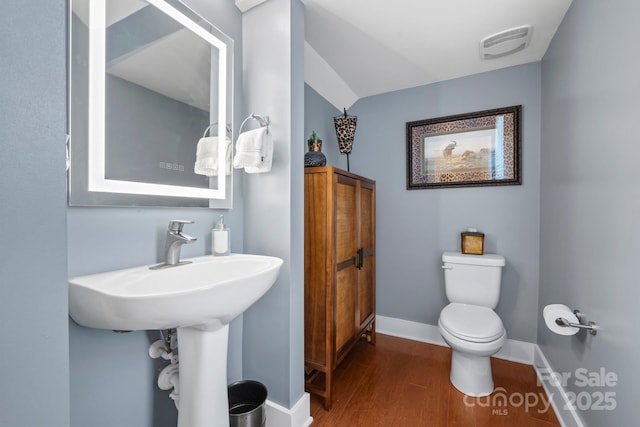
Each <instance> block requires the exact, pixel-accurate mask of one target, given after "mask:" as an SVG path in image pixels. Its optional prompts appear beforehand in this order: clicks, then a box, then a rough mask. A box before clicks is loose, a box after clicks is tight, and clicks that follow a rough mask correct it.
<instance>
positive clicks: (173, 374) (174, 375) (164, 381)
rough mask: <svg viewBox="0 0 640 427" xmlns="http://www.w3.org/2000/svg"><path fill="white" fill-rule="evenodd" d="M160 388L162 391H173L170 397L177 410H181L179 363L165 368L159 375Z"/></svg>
mask: <svg viewBox="0 0 640 427" xmlns="http://www.w3.org/2000/svg"><path fill="white" fill-rule="evenodd" d="M158 387H159V388H160V390H171V389H173V391H172V392H171V393H169V397H170V398H172V399H173V403H175V404H176V409H178V410H179V409H180V372H179V368H178V364H177V363H172V364H171V365H168V366H165V368H164V369H163V370H162V371H161V372H160V375H158Z"/></svg>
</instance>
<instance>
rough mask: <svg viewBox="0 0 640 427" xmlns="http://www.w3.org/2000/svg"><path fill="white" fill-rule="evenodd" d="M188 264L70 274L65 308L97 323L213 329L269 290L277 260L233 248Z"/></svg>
mask: <svg viewBox="0 0 640 427" xmlns="http://www.w3.org/2000/svg"><path fill="white" fill-rule="evenodd" d="M185 261H192V263H191V264H184V265H179V266H177V267H171V268H164V269H160V270H150V269H149V266H143V267H136V268H129V269H126V270H116V271H111V272H107V273H99V274H91V275H88V276H81V277H76V278H73V279H70V280H69V314H70V315H71V317H72V318H73V320H75V321H76V322H77V323H79V324H80V325H82V326H88V327H91V328H98V329H115V330H138V329H170V328H179V327H185V326H192V327H201V328H202V329H212V328H213V329H216V328H219V327H220V326H222V325H225V324H227V323H229V322H230V321H231V320H232V319H233V318H235V317H236V316H238V315H239V314H240V313H242V312H243V311H245V310H246V309H247V308H249V306H251V305H252V304H253V303H254V302H256V301H257V300H258V299H259V298H260V297H261V296H262V295H264V294H265V292H267V290H269V288H270V287H271V286H272V285H273V283H274V282H275V280H276V278H277V276H278V272H279V270H280V266H281V265H282V260H281V259H280V258H274V257H269V256H260V255H245V254H232V255H230V256H225V257H213V256H203V257H197V258H191V259H188V260H185Z"/></svg>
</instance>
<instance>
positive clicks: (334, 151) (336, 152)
mask: <svg viewBox="0 0 640 427" xmlns="http://www.w3.org/2000/svg"><path fill="white" fill-rule="evenodd" d="M340 113H341V111H340V110H338V109H337V108H336V107H334V106H333V105H331V104H330V103H329V101H327V100H326V99H324V98H323V97H322V95H320V94H319V93H318V92H316V91H315V90H314V89H313V88H312V87H311V86H309V85H308V84H305V85H304V141H301V143H302V144H304V152H305V153H306V152H307V151H309V147H308V146H307V140H308V139H309V136H310V135H311V132H313V131H315V132H316V134H318V138H320V139H321V140H322V152H323V153H324V155H325V156H326V158H327V164H328V165H333V166H338V165H339V164H340V160H341V159H340V157H344V155H342V154H340V148H339V147H338V138H337V137H336V128H335V126H334V125H333V117H334V116H337V115H338V114H340ZM344 162H345V163H344V168H345V169H346V167H347V163H346V158H345V159H344ZM339 167H343V166H339Z"/></svg>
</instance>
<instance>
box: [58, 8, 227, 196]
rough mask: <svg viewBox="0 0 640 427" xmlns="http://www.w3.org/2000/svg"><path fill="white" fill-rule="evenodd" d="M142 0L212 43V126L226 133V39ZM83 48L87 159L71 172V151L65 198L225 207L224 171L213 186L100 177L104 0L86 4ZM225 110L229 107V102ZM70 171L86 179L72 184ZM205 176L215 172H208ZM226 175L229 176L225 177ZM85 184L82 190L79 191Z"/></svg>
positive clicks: (222, 145) (176, 12) (221, 149)
mask: <svg viewBox="0 0 640 427" xmlns="http://www.w3.org/2000/svg"><path fill="white" fill-rule="evenodd" d="M145 1H146V2H147V3H149V4H150V5H151V6H154V7H156V8H157V9H159V10H160V11H162V12H163V13H164V14H165V15H167V16H168V17H170V18H172V19H173V20H175V21H176V22H178V23H179V24H181V25H182V26H184V27H185V28H187V29H188V30H190V31H192V32H193V33H194V34H196V35H197V36H199V37H201V38H202V39H204V40H205V41H206V42H208V43H209V44H210V45H211V46H212V47H215V48H217V49H218V52H219V55H218V56H219V58H218V76H219V77H218V88H217V93H218V103H217V110H218V115H217V123H218V124H217V126H218V135H227V134H228V132H227V126H228V122H227V120H228V119H227V104H228V99H227V96H228V95H230V96H232V93H230V94H228V93H227V92H228V89H230V91H231V92H232V91H233V86H232V83H231V85H229V83H230V82H231V81H232V80H230V79H231V78H232V70H229V65H230V64H232V62H233V61H232V58H228V55H229V54H232V52H233V42H232V40H231V39H230V38H228V37H227V36H225V35H224V33H222V32H221V31H219V30H218V29H217V28H216V27H215V26H213V25H212V24H210V23H208V22H207V24H208V25H210V26H211V28H212V29H214V30H217V32H218V33H220V35H221V36H224V37H225V38H227V39H228V40H227V41H226V42H225V41H223V40H221V39H219V38H217V37H216V36H214V34H212V33H211V32H209V31H207V30H205V29H204V28H203V27H201V26H200V25H198V24H197V23H196V22H194V21H193V20H191V19H190V18H189V17H188V16H187V15H185V14H184V13H182V12H181V11H179V10H178V9H176V8H175V7H174V6H172V5H170V4H169V3H168V2H167V1H165V0H145ZM187 7H188V6H187ZM70 9H71V8H70ZM69 46H70V44H69ZM89 52H91V54H90V61H89V70H88V80H89V88H88V91H89V103H88V123H87V126H88V144H87V145H88V147H87V155H88V164H87V166H86V171H80V172H79V173H75V172H76V171H75V170H74V169H76V168H75V167H74V162H73V151H72V153H71V154H72V159H71V160H72V161H71V170H70V176H69V178H70V179H69V204H70V205H79V206H87V205H102V206H113V205H118V206H187V207H191V206H202V207H222V208H230V207H231V193H232V185H229V184H230V182H232V175H231V176H230V177H229V178H228V177H227V176H226V175H225V174H219V175H218V176H217V177H216V178H217V188H215V189H213V188H195V187H187V186H178V185H166V184H152V183H142V182H134V181H123V180H113V179H107V178H106V177H105V157H106V140H105V130H106V129H105V128H106V125H105V121H106V116H105V115H106V109H105V101H106V0H92V1H91V7H90V8H89ZM230 105H232V103H230ZM230 111H232V107H231V109H230ZM212 121H213V120H212ZM194 143H195V141H194ZM71 144H72V147H73V135H71ZM218 144H219V145H218V152H219V153H223V152H225V151H226V141H225V139H224V138H220V139H219V141H218ZM74 151H75V150H74ZM225 160H226V159H225V156H219V158H218V170H221V171H224V170H225ZM80 169H84V168H80ZM72 172H73V173H72ZM85 172H86V173H85ZM232 174H233V171H232ZM71 175H73V177H74V179H75V180H76V181H77V180H78V179H82V180H85V179H86V180H85V181H84V183H82V184H81V185H78V183H77V182H76V183H73V182H72V181H73V180H72V179H71ZM85 176H86V178H85ZM81 177H82V178H81ZM211 179H215V178H213V177H211ZM227 181H230V182H229V183H228V182H227ZM85 189H86V193H87V194H83V193H84V192H85V191H83V190H85ZM227 193H229V194H227ZM218 205H219V206H218Z"/></svg>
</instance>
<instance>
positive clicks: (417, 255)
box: [340, 63, 540, 342]
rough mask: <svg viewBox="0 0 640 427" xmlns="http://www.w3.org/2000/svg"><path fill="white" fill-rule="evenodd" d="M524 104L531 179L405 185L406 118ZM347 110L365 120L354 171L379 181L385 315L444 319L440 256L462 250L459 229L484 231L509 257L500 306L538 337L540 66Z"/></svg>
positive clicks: (524, 335)
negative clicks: (464, 184)
mask: <svg viewBox="0 0 640 427" xmlns="http://www.w3.org/2000/svg"><path fill="white" fill-rule="evenodd" d="M519 104H521V105H522V106H523V110H522V116H523V120H522V161H523V162H522V185H516V186H500V187H473V188H446V189H429V190H412V191H408V190H406V185H407V183H406V165H407V158H406V135H405V123H406V122H409V121H414V120H420V119H428V118H435V117H442V116H448V115H452V114H460V113H470V112H473V111H480V110H487V109H491V108H499V107H506V106H510V105H519ZM348 112H349V114H354V115H356V116H358V127H357V130H356V138H355V143H354V146H353V152H352V154H351V157H350V163H351V171H352V172H354V173H357V174H359V175H363V176H366V177H369V178H372V179H375V180H376V182H377V219H376V222H377V237H376V238H377V245H376V246H377V247H376V251H377V258H376V264H377V276H376V281H377V297H376V301H377V312H378V314H380V315H383V316H388V317H393V318H398V319H405V320H411V321H415V322H421V323H427V324H431V325H437V324H438V317H439V314H440V310H442V308H443V307H444V306H445V305H446V304H447V300H446V296H445V293H444V283H443V277H442V269H441V268H440V265H441V261H440V259H441V254H442V252H443V251H455V250H459V247H460V232H461V231H464V230H465V229H466V228H467V227H476V228H478V229H479V230H481V231H483V232H484V233H485V236H486V237H485V251H486V252H489V253H499V254H502V255H504V256H505V257H506V259H507V266H506V268H505V269H504V273H503V280H502V294H501V299H500V303H499V304H498V307H497V309H496V311H497V313H498V314H499V315H500V317H501V318H502V320H503V323H504V325H505V327H506V329H507V334H508V336H509V338H512V339H516V340H521V341H527V342H535V340H536V333H537V330H536V329H537V322H536V319H537V310H536V309H537V307H536V305H535V304H531V301H537V299H538V253H539V250H538V235H539V192H540V186H539V180H540V64H539V63H532V64H527V65H521V66H517V67H512V68H507V69H503V70H498V71H492V72H488V73H483V74H478V75H474V76H470V77H464V78H459V79H455V80H449V81H445V82H441V83H436V84H431V85H426V86H421V87H417V88H413V89H407V90H401V91H396V92H391V93H386V94H382V95H377V96H371V97H368V98H364V99H361V100H359V101H358V102H356V104H354V106H353V107H351V108H350V109H349V110H348ZM342 157H343V156H341V158H340V161H341V162H343V164H344V159H343V158H342ZM342 167H344V166H342Z"/></svg>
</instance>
